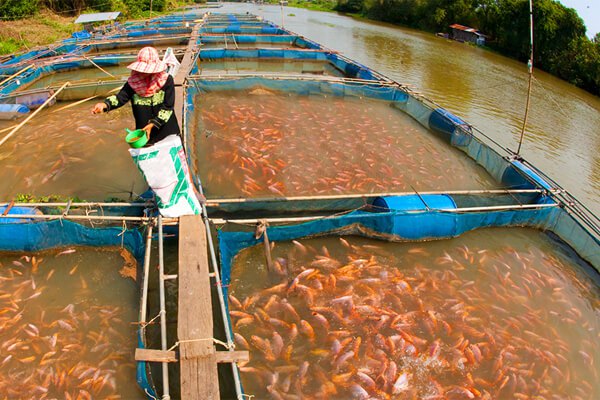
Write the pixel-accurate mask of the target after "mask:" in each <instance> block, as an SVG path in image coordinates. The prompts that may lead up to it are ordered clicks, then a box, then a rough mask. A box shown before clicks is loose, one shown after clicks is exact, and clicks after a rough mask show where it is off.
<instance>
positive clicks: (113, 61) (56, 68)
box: [0, 55, 136, 99]
mask: <svg viewBox="0 0 600 400" xmlns="http://www.w3.org/2000/svg"><path fill="white" fill-rule="evenodd" d="M135 59H136V56H134V55H131V56H118V57H117V56H97V57H94V58H93V59H92V61H93V62H94V63H95V64H97V65H99V66H100V67H112V66H118V65H125V64H128V63H131V62H132V61H134V60H135ZM79 68H90V69H91V68H97V67H96V66H94V65H93V64H92V62H91V61H89V60H86V59H74V60H71V61H62V62H57V63H54V64H50V65H45V66H41V67H34V68H31V69H29V70H27V71H25V72H24V73H23V74H21V75H20V76H19V79H13V80H11V81H10V82H8V83H7V84H5V85H4V86H2V87H1V88H0V99H1V97H2V96H8V95H11V94H13V92H15V91H16V90H17V89H18V88H20V87H22V86H24V85H28V84H30V83H33V82H35V81H36V80H38V79H40V78H42V77H43V76H46V75H51V74H54V73H57V72H61V71H68V70H72V69H79Z"/></svg>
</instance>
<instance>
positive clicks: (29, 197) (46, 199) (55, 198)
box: [15, 193, 82, 203]
mask: <svg viewBox="0 0 600 400" xmlns="http://www.w3.org/2000/svg"><path fill="white" fill-rule="evenodd" d="M69 200H71V201H72V202H73V203H81V201H82V200H81V199H80V198H79V197H69V196H63V195H61V194H51V195H48V196H36V195H34V194H31V193H18V194H17V196H16V197H15V202H16V203H67V202H69Z"/></svg>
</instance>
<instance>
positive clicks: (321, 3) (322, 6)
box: [288, 0, 337, 11]
mask: <svg viewBox="0 0 600 400" xmlns="http://www.w3.org/2000/svg"><path fill="white" fill-rule="evenodd" d="M336 4H337V2H336V1H331V0H313V1H303V0H292V1H290V2H289V3H288V6H290V7H297V8H306V9H308V10H314V11H333V8H334V7H335V5H336Z"/></svg>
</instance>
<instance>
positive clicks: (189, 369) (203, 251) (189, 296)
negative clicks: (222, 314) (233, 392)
mask: <svg viewBox="0 0 600 400" xmlns="http://www.w3.org/2000/svg"><path fill="white" fill-rule="evenodd" d="M177 319H178V321H177V332H178V336H179V341H180V342H181V343H180V345H179V352H180V366H181V398H182V399H190V400H194V399H198V400H200V399H201V400H211V399H214V400H218V399H219V378H218V375H217V359H216V354H215V348H214V345H213V342H212V337H213V320H212V301H211V293H210V277H209V271H208V252H207V242H206V231H205V227H204V222H203V221H202V217H201V216H200V215H189V216H183V217H181V218H180V219H179V312H178V318H177ZM203 339H205V340H203ZM188 340H190V341H189V342H186V341H188Z"/></svg>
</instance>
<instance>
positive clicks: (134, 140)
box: [125, 129, 148, 149]
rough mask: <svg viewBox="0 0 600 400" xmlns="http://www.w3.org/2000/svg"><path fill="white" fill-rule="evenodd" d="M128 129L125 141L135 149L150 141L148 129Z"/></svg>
mask: <svg viewBox="0 0 600 400" xmlns="http://www.w3.org/2000/svg"><path fill="white" fill-rule="evenodd" d="M125 130H126V131H127V136H125V141H126V142H127V143H128V144H129V145H130V146H131V147H133V148H134V149H139V148H140V147H144V146H145V145H146V143H148V136H147V135H146V131H145V130H143V129H136V130H135V131H130V130H129V129H125Z"/></svg>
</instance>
